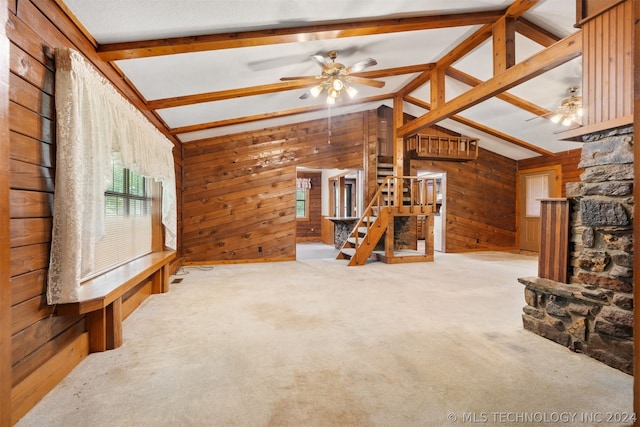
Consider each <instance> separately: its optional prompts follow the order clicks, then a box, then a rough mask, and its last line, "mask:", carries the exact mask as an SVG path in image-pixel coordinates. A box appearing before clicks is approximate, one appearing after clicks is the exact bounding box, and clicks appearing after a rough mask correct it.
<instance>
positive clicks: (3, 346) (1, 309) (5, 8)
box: [0, 0, 11, 427]
mask: <svg viewBox="0 0 640 427" xmlns="http://www.w3.org/2000/svg"><path fill="white" fill-rule="evenodd" d="M8 17H9V4H8V3H7V0H0V427H8V426H10V425H11V281H10V276H9V270H10V267H11V263H10V256H9V254H10V248H9V247H10V242H9V239H10V232H9V39H8V37H7V33H6V26H5V23H6V22H7V20H8Z"/></svg>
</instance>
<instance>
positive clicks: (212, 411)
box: [18, 246, 632, 427]
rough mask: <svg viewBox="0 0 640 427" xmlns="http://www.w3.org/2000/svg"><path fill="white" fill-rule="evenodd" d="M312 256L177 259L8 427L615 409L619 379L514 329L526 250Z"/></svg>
mask: <svg viewBox="0 0 640 427" xmlns="http://www.w3.org/2000/svg"><path fill="white" fill-rule="evenodd" d="M307 248H308V249H309V250H312V249H311V246H309V247H307ZM305 250H306V249H300V250H299V251H300V252H299V254H300V255H301V256H300V258H305V256H302V255H303V252H305ZM315 250H318V252H317V253H322V254H323V255H322V256H326V257H324V258H322V257H320V258H314V257H306V258H307V259H299V260H298V261H296V262H283V263H262V264H243V265H226V266H215V267H214V268H213V269H209V270H204V269H203V270H200V269H198V268H189V269H186V272H188V274H186V275H185V276H181V277H182V278H183V279H184V280H183V281H182V282H181V283H179V284H173V285H172V287H171V291H170V292H169V293H168V294H165V295H157V296H152V297H150V298H149V299H148V300H147V301H146V302H145V303H144V304H143V305H142V306H141V307H140V308H139V309H138V310H137V311H136V312H134V313H133V314H132V315H131V317H129V319H127V320H126V322H125V324H124V345H123V346H122V347H121V348H119V349H117V350H113V351H109V352H105V353H100V354H94V355H91V356H89V358H88V359H87V360H85V361H84V362H82V364H81V365H79V366H78V367H77V368H76V369H75V370H74V371H73V372H72V373H71V374H70V375H69V376H68V377H67V378H66V379H65V380H64V381H63V382H62V383H61V384H59V386H58V387H57V388H56V389H54V390H53V391H52V392H51V393H50V394H49V395H48V396H47V397H46V398H45V399H44V400H43V401H41V402H40V404H38V406H36V408H34V409H33V410H32V411H31V412H30V413H29V414H27V415H26V416H25V417H24V418H23V419H22V420H21V421H20V422H19V424H18V425H19V426H21V427H25V426H38V427H42V426H453V425H463V424H471V421H472V420H473V419H474V418H475V420H476V421H480V422H481V423H482V424H484V425H513V426H515V425H517V426H525V425H540V424H541V423H543V424H545V425H575V426H582V425H589V423H588V422H586V421H585V420H586V419H588V417H590V416H591V417H592V418H593V415H592V414H593V413H596V412H597V413H602V414H606V413H607V412H613V413H617V412H620V413H622V412H627V413H628V412H629V411H631V408H632V378H631V377H630V376H628V375H626V374H623V373H621V372H619V371H617V370H614V369H612V368H609V367H607V366H605V365H602V364H601V363H599V362H596V361H594V360H592V359H590V358H588V357H586V356H584V355H582V354H576V353H572V352H571V351H569V350H567V349H565V348H563V347H561V346H559V345H558V344H555V343H552V342H550V341H548V340H546V339H544V338H541V337H539V336H537V335H534V334H532V333H530V332H527V331H524V330H523V329H522V323H521V318H520V314H521V308H522V306H523V305H524V297H523V287H522V285H520V284H519V283H517V281H516V279H517V277H521V276H531V275H535V274H536V269H537V261H536V258H535V257H531V256H526V255H519V254H510V253H497V252H483V253H475V254H457V255H451V254H448V255H442V254H437V256H436V261H435V262H434V263H420V264H404V265H386V264H381V263H370V264H367V265H366V266H362V267H346V262H345V261H336V260H333V259H332V258H331V257H330V255H331V254H332V253H333V251H331V250H329V251H326V248H316V249H315ZM305 253H307V252H305ZM518 417H520V418H518ZM542 417H545V418H542ZM561 417H564V418H561ZM595 419H596V420H598V418H595ZM554 420H557V421H558V422H553V421H554ZM482 421H486V422H482ZM529 421H530V422H529ZM565 421H568V422H565ZM591 424H593V425H605V424H602V423H591ZM606 425H608V426H609V425H616V424H615V423H613V424H612V423H607V424H606Z"/></svg>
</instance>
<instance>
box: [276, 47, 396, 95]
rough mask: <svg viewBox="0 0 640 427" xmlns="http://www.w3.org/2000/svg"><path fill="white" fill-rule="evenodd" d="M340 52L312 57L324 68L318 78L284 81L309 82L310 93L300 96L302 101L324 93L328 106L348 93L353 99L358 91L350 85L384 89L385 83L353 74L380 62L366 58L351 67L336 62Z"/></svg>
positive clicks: (283, 79) (284, 78) (285, 79)
mask: <svg viewBox="0 0 640 427" xmlns="http://www.w3.org/2000/svg"><path fill="white" fill-rule="evenodd" d="M337 57H338V52H337V51H335V50H332V51H330V52H329V53H327V57H326V58H325V57H324V56H322V55H311V59H312V60H314V61H315V62H317V63H318V64H319V65H320V66H321V67H322V73H321V74H320V75H318V76H299V77H282V78H281V79H280V80H282V81H290V80H298V81H302V82H308V83H309V85H310V86H312V87H311V88H310V89H309V90H308V91H306V92H305V93H303V94H302V96H300V99H306V98H308V97H309V95H311V96H313V97H314V98H317V97H318V96H319V95H320V94H321V93H322V92H323V91H326V93H327V104H335V102H336V100H338V98H339V97H340V96H341V95H343V96H344V93H347V95H349V96H350V97H351V98H353V97H354V96H355V95H356V94H357V93H358V91H357V89H356V88H354V87H353V86H350V83H356V84H362V85H367V86H373V87H377V88H381V87H384V82H382V81H379V80H374V79H370V78H367V77H359V76H354V75H353V74H351V73H357V72H359V71H362V70H364V69H365V68H367V67H371V66H374V65H376V64H377V63H378V62H377V61H376V60H375V59H373V58H366V59H363V60H362V61H358V62H356V63H355V64H353V65H352V66H350V67H345V66H344V65H343V64H341V63H339V62H336V58H337Z"/></svg>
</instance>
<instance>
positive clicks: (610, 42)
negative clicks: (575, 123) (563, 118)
mask: <svg viewBox="0 0 640 427" xmlns="http://www.w3.org/2000/svg"><path fill="white" fill-rule="evenodd" d="M582 32H583V40H584V42H583V44H582V45H583V51H582V61H583V64H584V66H583V75H582V85H583V91H582V95H583V104H584V105H585V115H584V117H583V125H584V126H590V125H597V124H599V123H602V122H615V121H616V119H621V118H623V117H628V120H627V121H626V122H627V123H631V115H632V114H633V2H632V1H631V0H627V1H625V2H623V3H621V4H619V5H617V6H615V7H613V8H611V9H609V10H607V11H606V12H604V13H602V14H599V15H597V16H596V17H595V18H593V19H590V20H588V21H587V22H585V23H584V24H583V25H582ZM621 124H622V123H621Z"/></svg>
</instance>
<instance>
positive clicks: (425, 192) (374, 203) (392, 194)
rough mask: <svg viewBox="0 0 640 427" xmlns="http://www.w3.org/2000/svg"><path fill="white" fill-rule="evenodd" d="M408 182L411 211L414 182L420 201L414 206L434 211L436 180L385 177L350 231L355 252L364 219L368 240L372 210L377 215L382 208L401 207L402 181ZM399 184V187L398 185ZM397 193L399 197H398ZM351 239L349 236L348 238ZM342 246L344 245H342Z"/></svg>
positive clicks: (415, 177)
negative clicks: (375, 210) (430, 190)
mask: <svg viewBox="0 0 640 427" xmlns="http://www.w3.org/2000/svg"><path fill="white" fill-rule="evenodd" d="M407 179H408V180H409V187H410V197H411V198H410V201H411V204H410V206H411V209H413V206H414V203H413V202H414V191H413V190H414V185H413V183H414V182H415V181H417V182H418V183H419V186H418V189H419V192H418V198H419V199H420V200H419V201H420V203H417V204H416V205H421V206H429V205H431V212H434V211H435V206H436V197H437V196H436V180H435V178H421V177H418V176H387V177H385V179H384V181H382V183H381V184H380V185H379V186H378V189H377V190H376V192H375V194H374V195H373V197H372V198H371V201H370V202H369V204H368V205H367V207H366V208H365V209H364V211H363V212H362V215H361V216H360V219H358V222H357V223H356V225H355V227H354V228H353V230H352V231H351V234H352V235H353V234H355V239H356V243H355V246H356V247H355V249H356V252H357V251H358V246H360V245H359V244H358V240H359V238H360V236H359V233H358V230H359V229H360V227H363V226H364V224H363V223H364V219H365V218H367V221H366V228H367V233H366V235H365V237H366V238H367V239H368V238H369V236H370V233H369V230H370V229H371V226H372V224H373V223H372V221H370V219H371V218H372V217H373V216H374V215H372V213H373V208H374V207H376V208H377V209H378V215H379V213H380V211H381V208H383V207H390V206H394V204H395V206H402V205H403V200H402V194H403V191H402V188H404V180H407ZM392 182H393V185H392ZM429 182H431V185H432V186H431V188H432V192H431V196H432V197H430V195H429V185H428V183H429ZM399 184H400V185H399ZM385 186H386V188H387V194H388V196H387V198H386V200H385V198H384V197H383V196H382V193H383V189H384V188H385ZM395 189H401V190H400V191H395ZM398 193H399V195H398ZM391 201H394V204H391ZM350 237H351V236H350ZM343 246H344V245H343Z"/></svg>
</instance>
